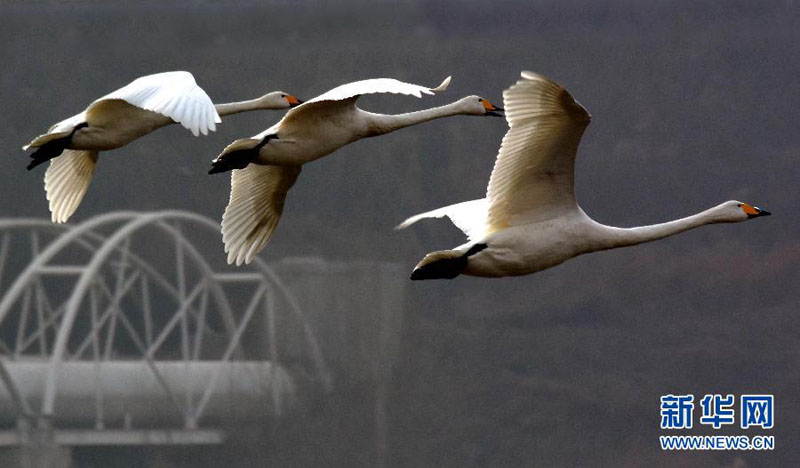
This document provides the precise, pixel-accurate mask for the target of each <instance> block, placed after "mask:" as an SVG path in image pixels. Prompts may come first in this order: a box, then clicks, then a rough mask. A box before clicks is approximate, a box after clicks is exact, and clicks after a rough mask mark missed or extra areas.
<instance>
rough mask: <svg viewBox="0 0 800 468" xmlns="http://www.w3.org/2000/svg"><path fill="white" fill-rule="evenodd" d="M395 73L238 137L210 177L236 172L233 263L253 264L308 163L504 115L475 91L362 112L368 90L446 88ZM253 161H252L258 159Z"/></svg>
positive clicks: (229, 244) (225, 225)
mask: <svg viewBox="0 0 800 468" xmlns="http://www.w3.org/2000/svg"><path fill="white" fill-rule="evenodd" d="M449 83H450V77H449V76H448V77H447V78H446V79H445V80H444V81H443V82H442V84H440V85H439V86H437V87H436V88H426V87H424V86H419V85H415V84H409V83H403V82H401V81H397V80H394V79H390V78H378V79H372V80H364V81H357V82H354V83H348V84H345V85H342V86H339V87H337V88H334V89H332V90H330V91H328V92H326V93H324V94H322V95H320V96H317V97H315V98H314V99H311V100H309V101H308V102H306V103H304V104H302V105H300V106H298V107H297V108H295V109H292V110H290V111H289V112H287V113H286V115H285V116H284V117H283V119H281V121H280V122H278V123H277V124H275V125H273V126H272V127H270V128H268V129H267V130H265V131H263V132H261V133H259V134H258V135H256V136H254V137H252V138H245V139H241V140H236V141H234V142H233V143H231V144H230V145H228V147H227V148H225V150H224V151H222V153H221V154H220V155H219V156H217V158H216V159H215V160H214V161H213V163H212V168H211V170H210V171H209V174H214V173H218V172H225V171H229V170H231V169H234V171H233V174H232V176H231V196H230V201H229V202H228V206H227V208H226V209H225V213H224V214H223V216H222V241H223V242H224V244H225V252H227V253H228V263H234V262H236V264H237V265H241V264H242V263H243V262H244V263H250V261H251V260H252V259H253V257H254V256H255V255H256V253H258V252H259V251H260V250H261V249H262V248H264V246H265V245H266V244H267V242H268V241H269V238H270V236H271V235H272V232H273V231H274V230H275V226H277V224H278V220H279V219H280V216H281V213H282V211H283V205H284V201H285V200H286V193H287V192H288V190H289V189H290V188H291V187H292V185H293V184H294V183H295V181H296V180H297V176H298V175H299V174H300V168H301V166H302V165H303V164H305V163H307V162H310V161H314V160H315V159H319V158H321V157H323V156H326V155H328V154H330V153H332V152H334V151H336V150H337V149H339V148H341V147H342V146H344V145H346V144H348V143H351V142H353V141H356V140H359V139H361V138H367V137H373V136H377V135H383V134H385V133H389V132H392V131H394V130H397V129H400V128H404V127H408V126H411V125H416V124H419V123H422V122H427V121H429V120H433V119H438V118H441V117H447V116H451V115H459V114H461V115H496V116H499V115H500V114H499V113H498V111H501V110H502V109H500V108H497V107H495V106H493V105H492V104H491V103H490V102H489V101H487V100H485V99H483V98H481V97H478V96H468V97H465V98H463V99H460V100H458V101H456V102H453V103H451V104H448V105H445V106H442V107H436V108H432V109H426V110H421V111H417V112H410V113H407V114H399V115H385V114H373V113H371V112H366V111H364V110H361V109H359V108H358V107H357V106H356V100H357V99H358V98H359V97H360V96H362V95H364V94H376V93H393V94H404V95H408V96H416V97H421V96H422V94H434V93H437V92H439V91H443V90H444V89H445V88H446V87H447V85H448V84H449ZM251 163H252V164H251Z"/></svg>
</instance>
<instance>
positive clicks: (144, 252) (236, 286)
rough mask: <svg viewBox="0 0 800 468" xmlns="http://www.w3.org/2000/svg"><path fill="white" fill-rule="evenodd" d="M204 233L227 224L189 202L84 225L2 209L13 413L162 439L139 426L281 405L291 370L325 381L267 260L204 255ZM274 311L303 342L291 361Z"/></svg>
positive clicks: (4, 323)
mask: <svg viewBox="0 0 800 468" xmlns="http://www.w3.org/2000/svg"><path fill="white" fill-rule="evenodd" d="M197 228H199V229H197ZM201 231H204V232H206V234H211V235H213V236H218V235H219V231H220V226H219V224H218V223H216V222H214V221H212V220H210V219H208V218H205V217H202V216H199V215H197V214H194V213H189V212H185V211H161V212H152V213H138V212H115V213H109V214H106V215H102V216H98V217H95V218H92V219H89V220H87V221H85V222H83V223H81V224H79V225H76V226H64V225H54V224H51V223H49V222H47V221H42V220H33V219H21V220H0V292H2V298H0V379H1V380H2V385H1V386H0V401H3V400H2V393H3V391H4V392H5V393H6V395H7V397H8V398H6V400H5V401H9V402H11V404H10V406H11V408H6V410H13V413H11V414H15V417H16V420H17V423H18V425H20V426H26V427H34V426H35V427H39V428H44V429H46V430H49V431H52V430H53V428H54V427H56V428H58V427H59V425H63V424H67V423H69V424H70V425H71V426H73V427H74V426H76V425H77V426H78V427H82V425H86V424H89V423H90V427H91V428H92V429H94V430H97V429H104V428H107V427H111V426H117V427H119V426H122V431H121V433H127V434H134V436H133V437H132V438H129V439H130V440H146V441H149V443H153V442H154V441H155V439H158V437H160V436H158V434H162V436H163V432H162V433H158V432H152V431H151V432H149V433H147V434H146V435H144V436H143V435H142V434H141V433H135V431H133V427H134V426H137V427H143V425H147V424H149V423H152V422H154V421H157V422H158V425H159V427H164V425H166V426H167V427H173V428H174V429H176V430H184V431H190V432H191V431H193V432H194V433H198V428H200V427H201V426H204V425H206V424H205V422H204V421H210V423H211V424H213V422H214V421H216V420H217V419H220V418H222V419H224V417H225V413H226V412H229V411H230V403H231V401H240V400H244V401H245V403H244V404H248V402H249V404H251V405H255V406H258V405H263V401H268V402H269V408H260V410H262V411H267V412H270V413H271V414H280V413H281V412H283V411H284V410H285V405H286V404H287V402H289V401H290V400H291V398H292V396H293V393H294V391H293V389H294V388H295V386H296V383H295V381H294V379H293V378H292V375H293V374H292V371H293V370H295V369H298V370H299V372H300V375H303V376H311V380H313V381H316V382H317V383H319V384H320V385H321V386H322V387H323V388H325V389H329V388H330V385H331V376H330V373H329V371H328V370H327V368H326V364H325V361H324V360H323V357H322V352H321V350H320V345H319V343H318V341H317V339H316V337H315V335H314V332H313V329H312V327H311V325H310V324H309V322H308V320H307V319H306V317H305V316H304V313H303V311H302V309H301V308H300V306H299V303H298V301H297V299H296V298H295V297H294V296H293V295H292V293H291V292H290V290H289V289H288V288H287V287H286V286H285V284H284V283H283V282H282V281H281V279H280V278H279V276H278V275H277V274H276V273H275V271H274V270H273V269H272V268H270V266H269V265H267V264H266V263H264V262H262V261H261V260H259V259H256V260H255V261H254V263H253V264H252V265H251V266H250V267H249V268H247V269H243V268H238V269H233V268H231V267H228V266H227V265H225V264H224V261H222V262H220V259H223V258H222V254H221V253H220V255H219V257H220V258H219V259H214V260H215V261H212V260H210V259H208V258H206V257H204V256H203V255H202V254H201V252H202V250H201V249H199V248H198V247H197V246H196V245H195V241H194V240H193V237H196V236H197V235H198V233H199V232H201ZM47 240H49V242H47ZM154 242H157V244H154ZM217 242H218V241H217ZM26 246H27V248H26ZM25 250H27V251H28V253H29V257H30V258H29V259H27V260H29V261H27V263H25V260H26V259H21V257H24V252H23V251H25ZM220 250H221V249H220ZM12 253H13V254H12ZM223 260H224V259H223ZM14 266H17V267H20V266H22V267H21V268H18V269H19V270H20V271H19V273H18V275H17V276H16V277H15V278H14V279H13V280H12V279H11V276H10V275H8V274H7V273H8V271H7V270H13V269H14ZM4 274H5V276H4ZM4 279H5V280H6V281H5V282H4ZM232 302H240V303H241V304H239V305H237V306H234V305H233V304H232ZM279 305H280V306H282V307H280V310H282V311H285V312H286V313H284V314H282V315H281V316H280V317H279V316H278V309H279V307H278V306H279ZM156 308H158V311H159V312H158V313H154V309H156ZM132 311H133V312H132ZM237 311H241V313H237ZM279 321H280V322H281V323H287V322H288V321H293V322H294V325H293V326H294V328H295V329H297V330H298V331H299V332H298V333H299V334H300V335H301V340H302V342H304V343H305V345H304V349H305V351H304V352H303V354H304V355H303V356H287V357H286V358H287V359H289V362H287V363H286V364H284V360H285V358H284V356H282V353H281V346H280V343H279V339H278V338H279V334H278V332H277V322H279ZM257 323H260V324H261V325H262V327H261V331H256V332H253V329H256V328H258V325H257ZM248 337H249V338H248ZM253 337H255V338H253ZM89 384H91V385H89ZM76 388H81V390H80V391H79V390H75V389H76ZM87 392H88V393H89V395H91V398H89V399H88V400H91V401H88V400H87V397H86V394H87ZM154 393H155V394H158V395H159V398H158V401H159V402H161V403H159V404H153V398H152V397H153V394H154ZM247 395H249V396H247ZM265 397H266V398H265ZM248 398H249V400H248ZM90 403H91V405H90V407H91V408H93V411H86V406H87V405H88V404H90ZM226 405H227V406H226ZM76 407H79V408H80V412H79V411H77V410H76ZM215 408H216V409H215ZM252 410H253V408H252V407H251V408H248V409H247V410H246V411H245V413H247V414H252V413H254V412H253V411H252ZM8 413H10V412H9V411H5V412H4V413H3V414H8ZM78 413H80V414H78ZM255 413H257V411H256V412H255ZM87 415H88V416H87ZM87 418H90V419H91V421H87V420H86V419H87ZM154 434H155V435H154ZM175 434H177V433H171V435H170V437H168V438H167V439H169V440H173V441H174V440H177V439H176V437H178V436H176V435H175ZM73 436H74V434H73ZM21 437H23V438H24V435H23V436H21ZM64 437H67V439H69V434H66V435H65V436H64ZM154 438H155V439H154ZM162 438H163V437H162ZM178 439H180V437H178ZM201 439H202V437H201ZM206 439H208V437H206ZM206 439H203V440H206ZM212 439H213V437H212ZM62 442H63V441H62ZM156 442H157V441H156ZM3 443H4V442H3V440H2V436H0V445H2V444H3ZM6 445H10V444H6Z"/></svg>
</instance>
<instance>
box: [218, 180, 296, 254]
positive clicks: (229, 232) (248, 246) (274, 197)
mask: <svg viewBox="0 0 800 468" xmlns="http://www.w3.org/2000/svg"><path fill="white" fill-rule="evenodd" d="M299 174H300V166H260V165H257V164H250V165H248V166H247V167H246V168H244V169H234V170H233V173H232V174H231V197H230V201H229V202H228V206H227V208H225V213H224V214H223V215H222V242H223V243H224V244H225V252H227V253H228V263H234V262H235V263H236V265H241V264H242V263H250V262H251V261H252V260H253V257H255V256H256V254H257V253H258V252H259V251H260V250H261V249H263V248H264V246H265V245H267V242H268V241H269V238H270V236H271V235H272V232H273V231H274V230H275V227H276V226H277V225H278V221H279V220H280V217H281V213H282V212H283V204H284V202H285V200H286V192H288V191H289V189H290V188H291V187H292V185H294V183H295V181H296V180H297V176H298V175H299Z"/></svg>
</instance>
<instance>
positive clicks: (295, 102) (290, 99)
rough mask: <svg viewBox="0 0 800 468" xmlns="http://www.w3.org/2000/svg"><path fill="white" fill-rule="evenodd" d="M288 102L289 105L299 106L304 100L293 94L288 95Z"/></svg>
mask: <svg viewBox="0 0 800 468" xmlns="http://www.w3.org/2000/svg"><path fill="white" fill-rule="evenodd" d="M286 102H288V103H289V107H297V106H299V105H300V104H302V103H303V101H301V100H299V99H297V98H296V97H294V96H292V95H291V94H290V95H288V96H286Z"/></svg>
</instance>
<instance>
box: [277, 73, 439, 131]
mask: <svg viewBox="0 0 800 468" xmlns="http://www.w3.org/2000/svg"><path fill="white" fill-rule="evenodd" d="M450 78H451V77H449V76H448V77H447V78H445V79H444V81H442V84H440V85H439V86H437V87H435V88H428V87H427V86H421V85H416V84H411V83H405V82H402V81H399V80H395V79H394V78H374V79H371V80H361V81H354V82H352V83H347V84H343V85H341V86H337V87H336V88H333V89H332V90H330V91H327V92H325V93H322V94H320V95H319V96H317V97H315V98H313V99H309V100H308V101H306V102H304V103H303V104H300V105H299V106H297V107H295V108H294V109H292V110H290V111H289V112H288V113H287V114H286V117H284V119H283V121H282V123H284V124H289V123H291V122H292V121H293V120H295V119H298V118H304V117H303V116H304V115H306V113H308V112H325V111H326V110H327V108H329V109H336V108H338V107H340V106H349V105H353V104H354V103H355V101H356V100H357V99H358V98H359V96H363V95H365V94H403V95H406V96H415V97H418V98H421V97H422V95H423V94H436V93H439V92H442V91H444V90H445V89H447V86H448V85H450Z"/></svg>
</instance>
